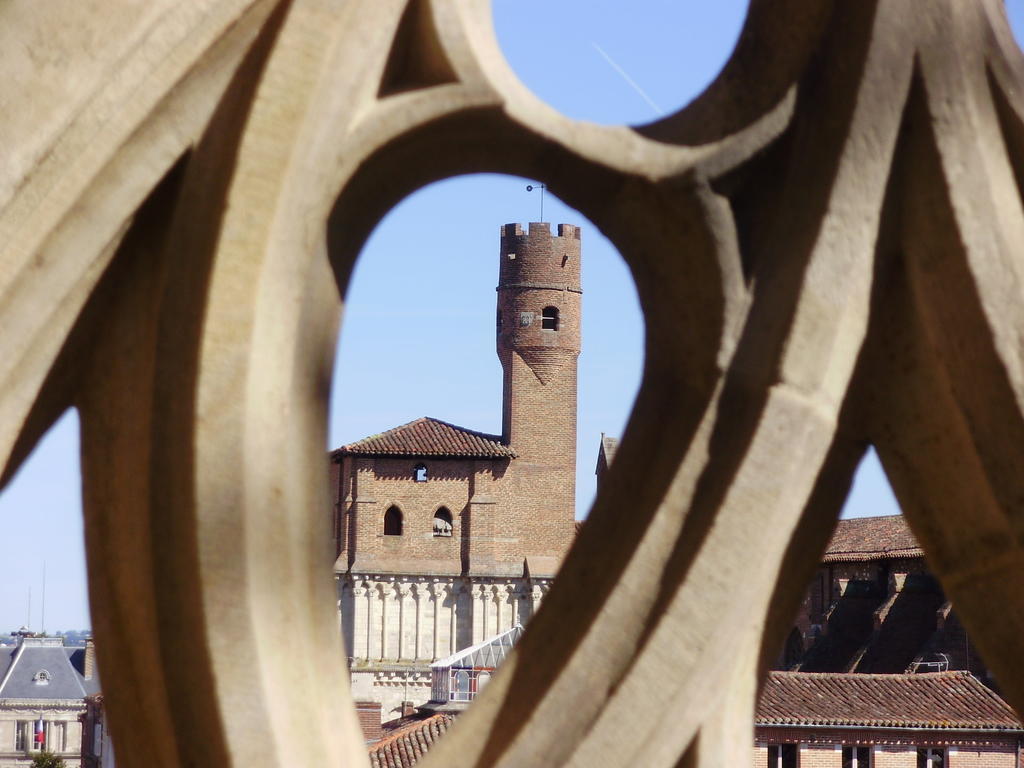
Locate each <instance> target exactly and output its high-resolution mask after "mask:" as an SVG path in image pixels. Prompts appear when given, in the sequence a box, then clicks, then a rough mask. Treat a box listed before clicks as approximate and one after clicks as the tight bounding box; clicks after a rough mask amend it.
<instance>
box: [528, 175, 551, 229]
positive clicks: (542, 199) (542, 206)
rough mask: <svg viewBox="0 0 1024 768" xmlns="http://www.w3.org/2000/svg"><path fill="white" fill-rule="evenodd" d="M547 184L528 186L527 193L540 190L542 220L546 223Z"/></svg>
mask: <svg viewBox="0 0 1024 768" xmlns="http://www.w3.org/2000/svg"><path fill="white" fill-rule="evenodd" d="M547 188H548V186H547V184H527V185H526V191H527V192H533V190H535V189H539V190H540V220H541V221H542V222H543V221H544V190H545V189H547Z"/></svg>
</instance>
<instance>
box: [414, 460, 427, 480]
mask: <svg viewBox="0 0 1024 768" xmlns="http://www.w3.org/2000/svg"><path fill="white" fill-rule="evenodd" d="M412 479H413V480H415V481H416V482H417V483H425V482H427V465H426V464H417V465H416V466H415V467H413V468H412Z"/></svg>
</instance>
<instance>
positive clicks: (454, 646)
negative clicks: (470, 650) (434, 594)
mask: <svg viewBox="0 0 1024 768" xmlns="http://www.w3.org/2000/svg"><path fill="white" fill-rule="evenodd" d="M461 592H462V585H461V584H459V583H458V582H452V586H451V596H452V613H451V634H450V635H449V636H448V655H449V656H450V655H451V654H453V653H455V652H456V651H457V650H459V615H458V614H459V595H460V594H461ZM472 620H473V612H472V611H470V621H472ZM463 621H465V619H463Z"/></svg>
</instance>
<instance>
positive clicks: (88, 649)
mask: <svg viewBox="0 0 1024 768" xmlns="http://www.w3.org/2000/svg"><path fill="white" fill-rule="evenodd" d="M82 667H83V669H82V675H83V676H84V677H85V679H86V680H92V678H93V675H94V674H95V673H96V646H95V645H93V642H92V637H87V638H85V661H84V662H83V663H82Z"/></svg>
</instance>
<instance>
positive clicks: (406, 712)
mask: <svg viewBox="0 0 1024 768" xmlns="http://www.w3.org/2000/svg"><path fill="white" fill-rule="evenodd" d="M415 714H416V705H415V704H413V703H412V702H411V701H403V702H402V717H409V716H410V715H415Z"/></svg>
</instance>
